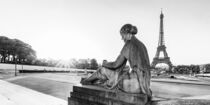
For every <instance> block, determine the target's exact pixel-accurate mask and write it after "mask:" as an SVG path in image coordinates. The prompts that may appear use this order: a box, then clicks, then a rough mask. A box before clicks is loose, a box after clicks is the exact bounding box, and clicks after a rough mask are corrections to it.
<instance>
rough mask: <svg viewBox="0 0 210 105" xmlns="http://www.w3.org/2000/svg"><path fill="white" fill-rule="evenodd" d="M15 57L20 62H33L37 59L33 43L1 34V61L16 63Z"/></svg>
mask: <svg viewBox="0 0 210 105" xmlns="http://www.w3.org/2000/svg"><path fill="white" fill-rule="evenodd" d="M15 57H16V60H17V61H18V63H27V64H32V61H34V60H35V59H36V52H35V50H33V49H32V47H31V45H29V44H27V43H25V42H23V41H21V40H19V39H10V38H8V37H5V36H0V59H1V60H0V62H2V63H14V62H15Z"/></svg>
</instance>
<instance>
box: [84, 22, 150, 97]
mask: <svg viewBox="0 0 210 105" xmlns="http://www.w3.org/2000/svg"><path fill="white" fill-rule="evenodd" d="M120 34H121V37H122V39H123V41H124V42H125V44H124V46H123V48H122V50H121V52H120V54H119V56H118V57H117V59H116V60H115V61H114V62H107V61H106V60H104V61H103V64H102V67H101V68H99V69H98V71H96V72H95V73H93V74H92V75H91V76H90V77H88V78H87V79H84V80H82V81H81V83H82V84H83V85H85V84H89V85H90V84H92V85H100V86H103V87H105V88H108V89H117V90H121V91H124V92H127V93H141V94H146V95H147V96H148V97H149V99H151V97H152V92H151V90H150V78H151V74H150V62H149V56H148V53H147V49H146V47H145V45H144V44H143V43H142V42H141V41H139V40H138V39H137V38H136V37H135V35H136V34H137V28H136V27H135V26H133V25H131V24H125V25H124V26H123V27H122V28H121V30H120ZM127 61H128V63H129V65H130V68H131V70H129V68H128V67H126V62H127Z"/></svg>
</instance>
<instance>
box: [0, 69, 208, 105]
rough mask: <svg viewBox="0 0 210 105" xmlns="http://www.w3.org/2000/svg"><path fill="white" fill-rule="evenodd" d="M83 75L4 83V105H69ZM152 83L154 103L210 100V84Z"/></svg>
mask: <svg viewBox="0 0 210 105" xmlns="http://www.w3.org/2000/svg"><path fill="white" fill-rule="evenodd" d="M81 76H83V75H78V74H73V73H72V74H71V73H40V74H24V75H19V76H17V77H12V78H8V79H5V80H4V81H3V80H1V81H0V90H1V91H0V97H1V98H0V102H1V103H5V104H3V105H29V104H30V105H67V97H69V96H70V92H71V91H72V87H73V85H80V84H79V82H80V79H81ZM151 81H152V82H151V89H152V91H153V96H154V97H155V98H154V100H166V99H210V94H209V93H210V90H209V88H210V84H209V82H205V81H201V80H196V81H194V80H193V81H190V80H176V79H154V78H153V79H152V80H151ZM26 99H27V100H26ZM30 102H32V103H30ZM40 103H42V104H40ZM52 103H53V104H52Z"/></svg>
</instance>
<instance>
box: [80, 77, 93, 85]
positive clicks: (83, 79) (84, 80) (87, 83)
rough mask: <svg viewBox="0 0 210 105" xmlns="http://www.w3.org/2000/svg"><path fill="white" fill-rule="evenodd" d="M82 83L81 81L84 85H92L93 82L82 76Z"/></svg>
mask: <svg viewBox="0 0 210 105" xmlns="http://www.w3.org/2000/svg"><path fill="white" fill-rule="evenodd" d="M80 83H81V84H82V85H91V84H92V83H90V82H88V81H87V80H86V78H82V79H81V81H80Z"/></svg>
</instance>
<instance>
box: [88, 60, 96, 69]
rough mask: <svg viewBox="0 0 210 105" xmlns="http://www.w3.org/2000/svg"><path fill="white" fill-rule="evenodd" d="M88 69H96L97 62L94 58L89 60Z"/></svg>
mask: <svg viewBox="0 0 210 105" xmlns="http://www.w3.org/2000/svg"><path fill="white" fill-rule="evenodd" d="M90 69H93V70H96V69H98V63H97V60H96V59H91V60H90Z"/></svg>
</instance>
